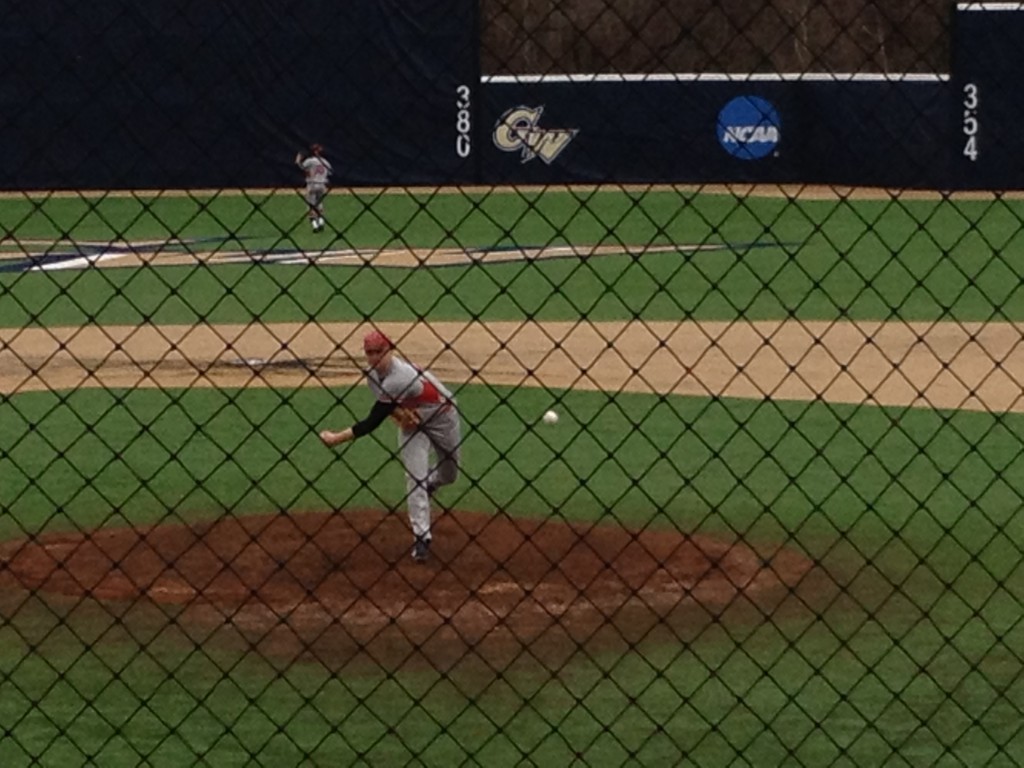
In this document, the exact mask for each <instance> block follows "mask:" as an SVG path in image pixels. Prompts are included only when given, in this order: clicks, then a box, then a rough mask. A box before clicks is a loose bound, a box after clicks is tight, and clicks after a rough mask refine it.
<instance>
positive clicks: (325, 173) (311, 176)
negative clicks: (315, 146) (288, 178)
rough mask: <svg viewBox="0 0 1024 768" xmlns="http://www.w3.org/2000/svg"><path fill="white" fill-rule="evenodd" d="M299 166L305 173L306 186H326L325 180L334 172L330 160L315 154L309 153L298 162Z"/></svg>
mask: <svg viewBox="0 0 1024 768" xmlns="http://www.w3.org/2000/svg"><path fill="white" fill-rule="evenodd" d="M299 167H300V168H302V170H303V172H304V173H305V174H306V186H307V187H326V186H327V180H328V179H329V178H330V176H331V174H332V173H334V169H333V168H332V167H331V163H330V161H328V160H327V159H326V158H323V157H318V156H317V155H310V156H309V157H307V158H306V159H305V160H303V161H302V162H301V163H299Z"/></svg>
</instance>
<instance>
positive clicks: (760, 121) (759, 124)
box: [718, 96, 782, 160]
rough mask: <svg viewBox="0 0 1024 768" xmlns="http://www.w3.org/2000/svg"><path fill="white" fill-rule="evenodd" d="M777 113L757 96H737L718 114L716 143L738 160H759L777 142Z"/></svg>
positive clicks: (770, 151)
mask: <svg viewBox="0 0 1024 768" xmlns="http://www.w3.org/2000/svg"><path fill="white" fill-rule="evenodd" d="M781 125H782V123H781V121H780V120H779V113H778V111H777V110H776V109H775V106H774V105H773V104H772V103H771V102H770V101H765V100H764V99H762V98H761V97H759V96H737V97H736V98H735V99H733V100H732V101H730V102H729V103H728V104H726V105H725V106H724V107H722V111H721V112H719V113H718V143H719V144H721V145H722V148H723V149H724V150H725V151H726V152H728V153H729V154H730V155H732V156H733V157H738V158H739V159H740V160H760V159H761V158H762V157H767V156H768V155H770V154H771V153H772V152H773V151H774V150H775V148H776V147H777V146H778V144H779V137H780V134H781Z"/></svg>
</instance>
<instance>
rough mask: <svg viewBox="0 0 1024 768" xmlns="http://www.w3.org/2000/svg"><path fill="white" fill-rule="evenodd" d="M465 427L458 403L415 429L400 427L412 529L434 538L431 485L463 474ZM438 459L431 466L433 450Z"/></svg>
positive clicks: (436, 413) (399, 439)
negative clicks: (431, 535) (461, 450)
mask: <svg viewBox="0 0 1024 768" xmlns="http://www.w3.org/2000/svg"><path fill="white" fill-rule="evenodd" d="M461 442H462V429H461V424H460V422H459V412H458V411H457V410H456V409H455V406H454V405H453V406H449V407H447V408H443V409H441V410H439V411H436V412H435V413H434V414H432V415H431V416H430V417H429V418H427V419H425V420H424V421H423V423H422V424H420V426H419V427H417V428H416V429H413V430H399V431H398V446H399V449H400V450H401V454H402V464H404V465H405V487H406V493H407V496H406V501H407V503H408V506H409V523H410V524H411V525H412V532H413V534H414V535H415V536H417V537H421V538H426V539H429V538H430V494H429V493H427V488H428V486H429V487H431V488H434V489H436V488H438V487H440V486H442V485H448V484H449V483H454V482H455V479H456V478H457V477H458V476H459V447H460V443H461ZM431 450H433V452H434V454H435V455H436V458H437V461H436V463H435V464H434V465H433V466H431V464H430V452H431Z"/></svg>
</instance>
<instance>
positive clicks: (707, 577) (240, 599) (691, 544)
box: [0, 510, 810, 671]
mask: <svg viewBox="0 0 1024 768" xmlns="http://www.w3.org/2000/svg"><path fill="white" fill-rule="evenodd" d="M433 537H434V541H433V547H432V559H431V560H430V561H429V562H428V563H426V564H418V563H416V562H414V561H413V560H412V559H411V557H410V547H411V543H412V536H411V533H410V532H409V529H408V525H407V523H406V520H405V516H404V514H403V513H395V514H387V513H383V512H381V511H379V510H349V511H344V512H338V513H334V514H322V513H303V514H295V515H278V516H251V517H243V518H227V519H223V520H218V521H215V522H208V523H203V524H195V525H191V526H185V525H158V526H154V527H150V528H145V529H132V528H106V529H101V530H96V531H93V532H91V533H89V534H74V535H71V534H61V535H47V536H43V537H39V538H37V539H35V540H25V541H15V542H7V543H6V544H5V545H4V546H3V549H2V552H0V554H2V556H3V559H4V561H6V562H5V566H6V570H7V577H6V578H5V579H4V582H5V583H10V582H11V580H12V578H13V580H14V582H13V583H14V584H15V585H18V584H20V585H21V586H22V587H24V588H26V589H32V590H44V591H47V592H51V593H53V592H56V593H60V594H63V595H74V596H78V595H88V596H90V597H92V598H95V599H96V600H100V601H105V602H107V603H114V604H115V605H121V607H122V613H123V620H124V621H130V620H131V615H132V612H133V610H135V611H136V612H138V611H140V610H141V609H139V608H138V606H146V605H148V606H149V607H150V608H152V607H154V604H157V605H163V606H164V609H163V612H162V613H161V614H160V615H161V616H165V617H166V616H170V617H172V623H173V624H174V626H175V627H176V628H178V629H179V630H180V631H181V632H183V633H185V634H187V635H189V636H190V637H191V638H192V639H193V641H201V642H204V643H206V642H211V641H217V640H218V639H220V640H223V641H225V642H229V643H230V642H240V643H242V644H243V645H244V646H247V647H249V648H253V647H256V648H258V649H259V651H260V653H262V654H264V655H265V656H267V657H268V658H273V659H275V660H277V661H279V662H291V661H295V660H298V659H303V658H306V659H309V660H317V661H320V662H321V663H324V664H327V665H329V666H331V667H336V666H338V665H339V664H345V663H349V662H351V661H353V660H354V659H355V658H357V657H362V658H365V659H366V660H368V661H371V662H372V663H374V664H377V665H381V664H383V665H385V666H389V667H393V666H395V665H402V664H406V663H409V661H410V660H411V659H419V660H425V661H427V662H429V663H430V664H432V665H434V666H436V667H440V668H445V667H448V666H451V665H455V664H459V663H462V662H464V661H465V659H466V658H467V654H469V655H470V656H471V657H473V658H475V659H477V660H482V661H484V662H485V663H486V665H487V666H488V667H489V668H490V669H491V670H493V671H496V670H498V669H500V668H502V667H503V666H505V665H507V664H510V663H513V662H514V660H515V659H516V658H517V657H518V656H519V655H521V654H522V652H523V649H524V648H526V647H529V648H530V653H531V654H533V656H534V657H535V658H539V659H541V660H542V661H544V660H546V659H549V660H550V661H551V663H559V659H564V657H565V656H567V655H569V654H572V653H573V652H575V651H576V650H579V649H580V648H584V647H586V648H589V649H593V648H594V647H597V646H600V647H609V646H628V645H632V644H634V643H638V642H641V641H644V640H645V639H652V638H653V639H657V638H662V639H668V640H676V641H682V640H686V639H687V638H689V637H693V636H695V635H696V634H697V633H698V632H699V631H700V630H701V628H703V627H704V626H705V625H707V624H708V623H709V622H710V621H711V620H712V618H713V617H715V616H721V615H722V614H725V613H734V614H741V615H742V614H746V615H749V616H750V617H751V618H752V619H753V620H757V619H758V618H759V617H760V616H763V615H764V614H765V613H767V612H770V611H771V610H772V606H773V605H774V604H777V603H778V602H779V601H780V600H782V599H783V598H784V597H785V596H786V595H787V594H788V593H789V591H790V588H791V587H793V586H794V585H795V584H796V583H797V582H798V581H799V580H800V579H801V578H802V577H803V576H804V574H806V573H807V571H808V570H809V569H810V562H809V561H808V560H807V559H806V558H804V557H802V556H800V555H798V554H796V553H794V552H789V551H786V550H775V551H772V552H771V553H770V554H767V555H762V554H759V553H757V552H755V551H754V550H753V549H751V548H750V547H748V546H746V545H744V544H741V543H735V542H732V543H730V542H726V541H723V540H720V539H716V538H711V537H708V536H701V535H698V536H687V535H684V534H682V533H680V532H678V531H676V530H674V529H671V528H651V529H647V530H643V531H631V530H628V529H626V528H623V527H620V526H616V525H610V524H600V525H596V524H590V525H583V524H572V525H570V524H567V523H565V522H562V521H560V520H538V519H526V518H512V517H509V516H507V515H503V514H495V515H484V514H468V513H461V512H450V513H446V514H442V515H439V516H438V518H437V520H436V522H435V524H434V529H433ZM110 607H111V608H114V606H113V605H112V606H110ZM115 610H116V609H115ZM148 615H149V621H152V620H153V612H152V611H149V612H148ZM545 663H547V662H546V661H545Z"/></svg>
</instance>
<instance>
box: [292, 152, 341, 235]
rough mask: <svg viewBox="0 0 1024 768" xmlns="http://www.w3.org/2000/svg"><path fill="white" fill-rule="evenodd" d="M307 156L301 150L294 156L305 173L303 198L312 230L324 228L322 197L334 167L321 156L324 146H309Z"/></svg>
mask: <svg viewBox="0 0 1024 768" xmlns="http://www.w3.org/2000/svg"><path fill="white" fill-rule="evenodd" d="M309 152H310V154H309V157H305V156H304V155H303V154H302V153H301V152H299V153H298V154H297V155H296V156H295V164H296V165H297V166H299V168H301V169H302V172H303V173H305V174H306V190H305V192H304V193H303V195H302V196H303V198H305V200H306V204H307V205H308V206H309V223H310V224H311V225H312V226H313V231H314V232H319V231H320V230H322V229H323V228H324V198H325V197H326V196H327V184H328V181H329V180H330V177H331V174H332V173H334V169H333V168H332V167H331V163H330V161H329V160H327V158H325V157H324V156H323V152H324V148H323V147H322V146H320V145H319V144H313V145H312V146H311V147H310V148H309Z"/></svg>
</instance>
